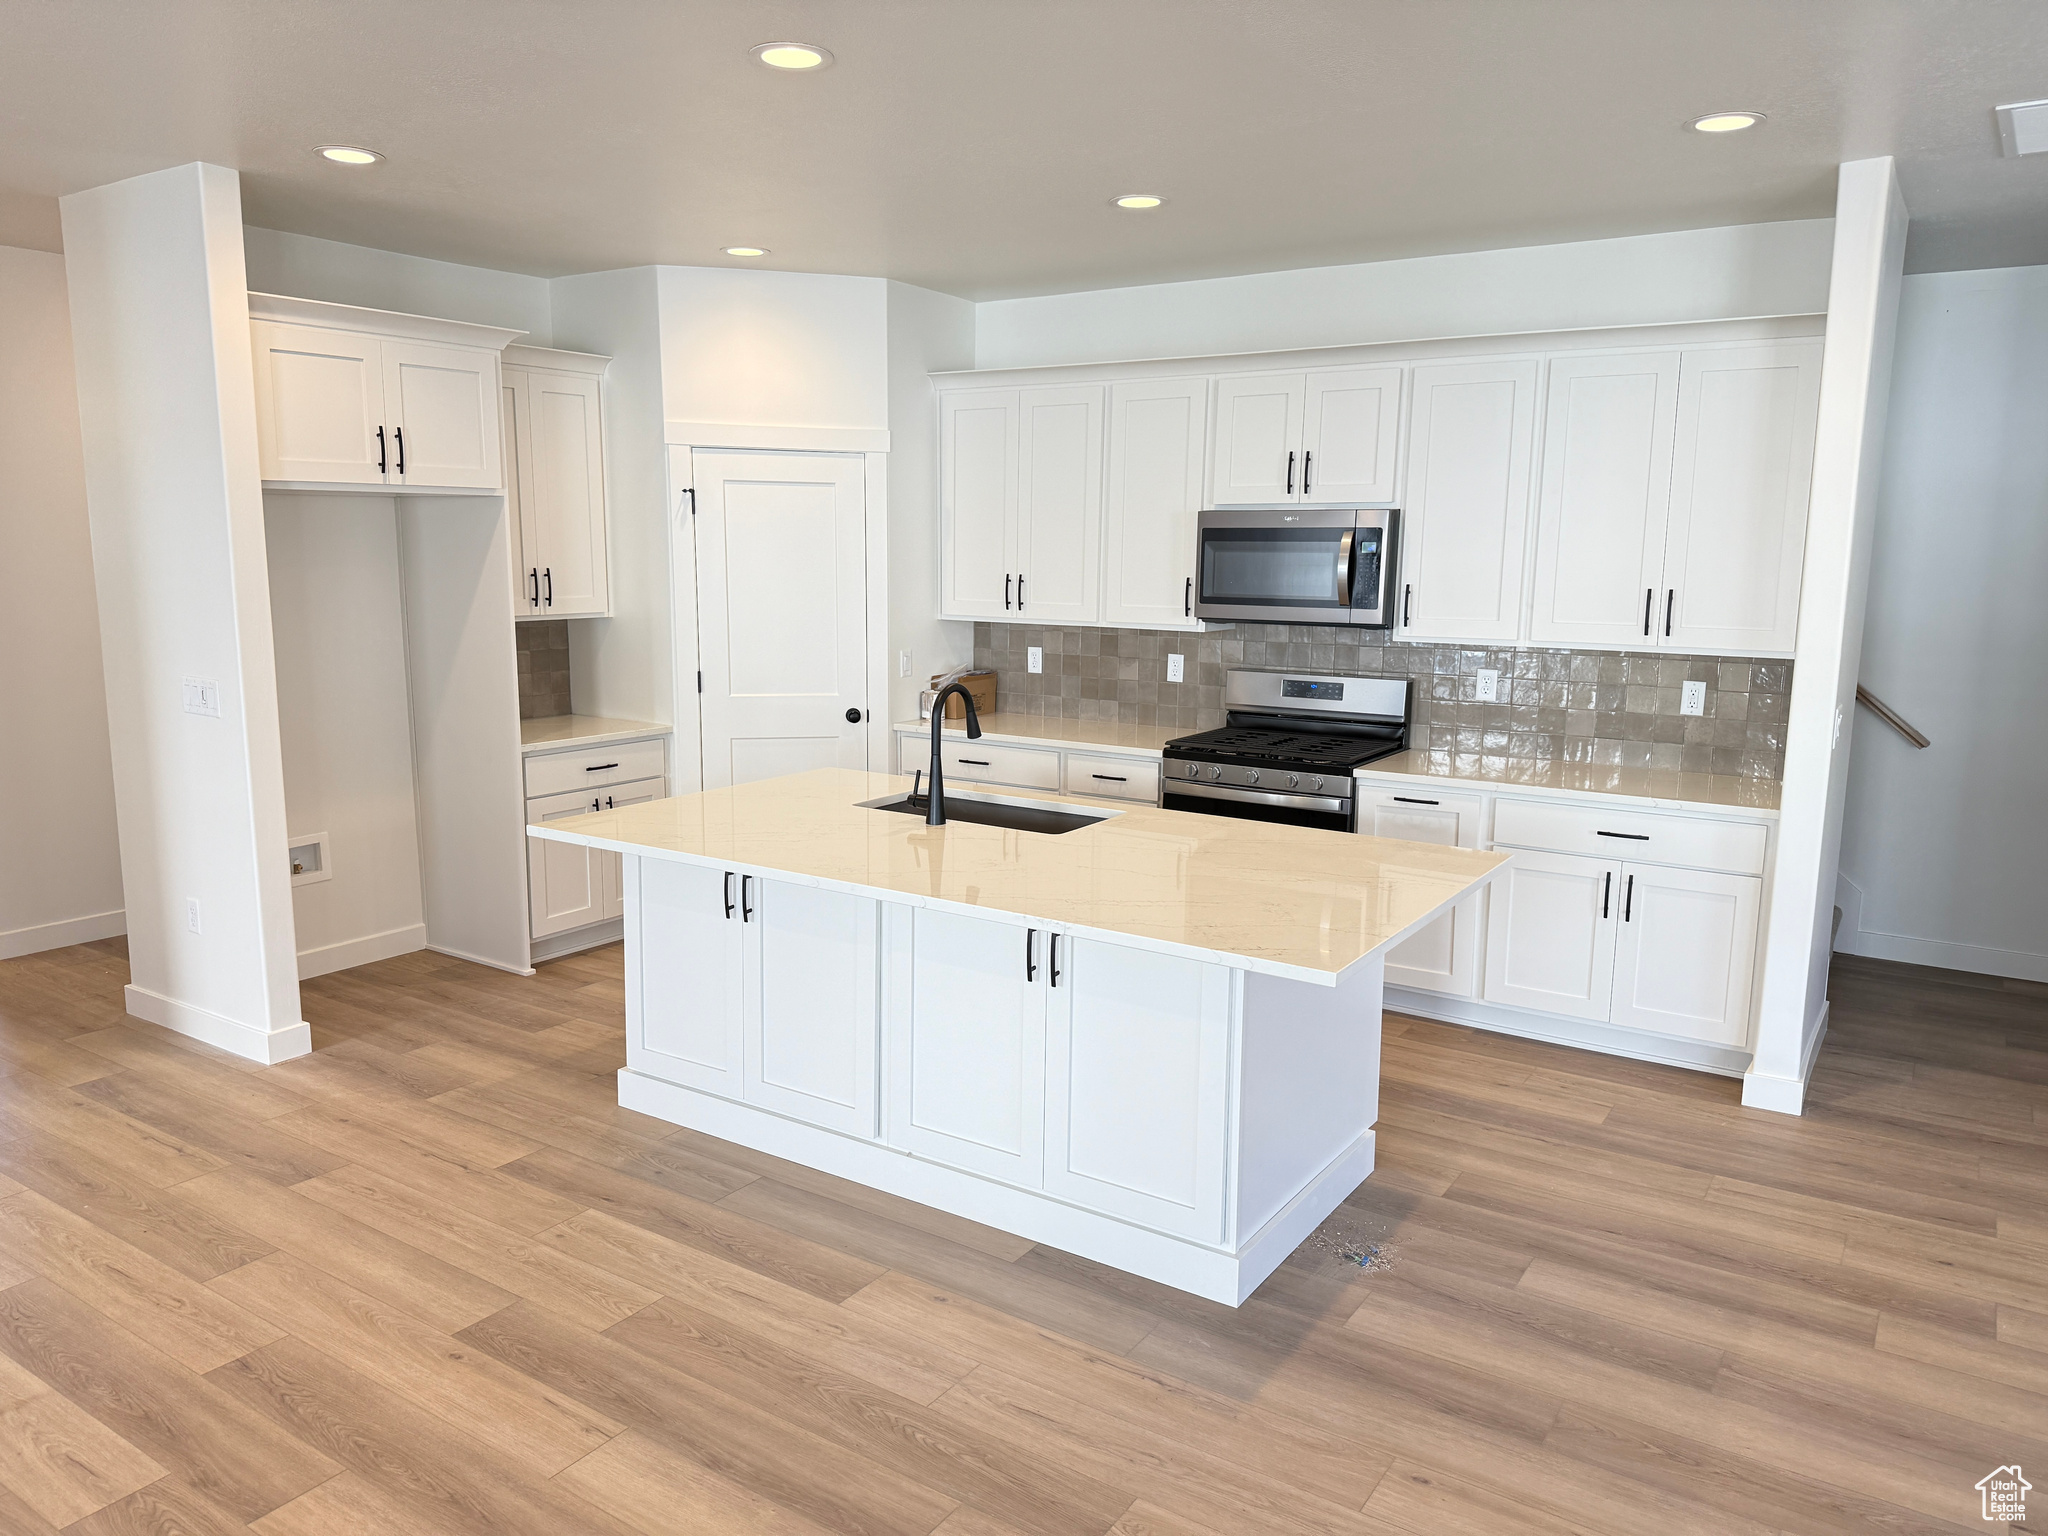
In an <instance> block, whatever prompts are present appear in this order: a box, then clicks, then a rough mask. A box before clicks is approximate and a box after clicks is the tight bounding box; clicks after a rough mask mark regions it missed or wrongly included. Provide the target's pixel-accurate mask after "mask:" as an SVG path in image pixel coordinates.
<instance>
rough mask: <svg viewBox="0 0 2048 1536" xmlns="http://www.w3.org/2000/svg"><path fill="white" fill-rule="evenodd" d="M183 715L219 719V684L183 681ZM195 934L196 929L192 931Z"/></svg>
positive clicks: (193, 679) (204, 680) (196, 679)
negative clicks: (209, 716) (208, 716)
mask: <svg viewBox="0 0 2048 1536" xmlns="http://www.w3.org/2000/svg"><path fill="white" fill-rule="evenodd" d="M185 713H186V714H188V715H211V716H213V717H214V718H215V719H216V720H217V719H219V718H220V684H219V683H216V682H214V681H213V680H212V679H211V678H207V677H188V678H186V679H185ZM192 931H193V932H194V933H197V932H198V931H199V930H198V929H196V928H195V929H193V930H192Z"/></svg>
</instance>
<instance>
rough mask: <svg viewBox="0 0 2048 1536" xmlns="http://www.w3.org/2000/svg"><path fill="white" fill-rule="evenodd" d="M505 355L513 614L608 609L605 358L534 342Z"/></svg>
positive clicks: (556, 615)
mask: <svg viewBox="0 0 2048 1536" xmlns="http://www.w3.org/2000/svg"><path fill="white" fill-rule="evenodd" d="M505 358H506V365H505V370H504V377H505V386H504V396H505V400H506V404H507V417H506V425H505V448H506V455H507V458H506V469H505V485H506V495H507V498H508V500H509V502H510V506H511V511H512V530H513V551H512V564H513V593H514V602H513V613H514V614H515V615H516V616H518V617H520V618H537V619H574V618H602V617H604V616H606V615H607V614H609V613H610V612H611V577H610V566H609V528H608V523H609V519H608V516H607V503H606V499H605V477H604V427H603V421H602V411H601V404H602V383H601V381H602V377H603V373H604V369H605V367H606V365H607V364H608V362H609V359H607V358H602V357H592V356H588V355H586V354H583V353H576V352H556V351H552V350H548V349H543V348H540V347H508V348H507V349H506V353H505Z"/></svg>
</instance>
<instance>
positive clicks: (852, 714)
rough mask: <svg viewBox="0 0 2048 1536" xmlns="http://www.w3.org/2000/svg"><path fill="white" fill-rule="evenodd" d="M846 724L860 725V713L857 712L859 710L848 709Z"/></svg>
mask: <svg viewBox="0 0 2048 1536" xmlns="http://www.w3.org/2000/svg"><path fill="white" fill-rule="evenodd" d="M846 723H847V724H848V725H859V724H860V711H859V710H857V709H849V710H848V711H847V712H846Z"/></svg>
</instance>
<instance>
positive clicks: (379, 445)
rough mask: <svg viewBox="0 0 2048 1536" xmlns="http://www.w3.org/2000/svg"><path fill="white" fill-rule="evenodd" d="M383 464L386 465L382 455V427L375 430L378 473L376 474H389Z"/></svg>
mask: <svg viewBox="0 0 2048 1536" xmlns="http://www.w3.org/2000/svg"><path fill="white" fill-rule="evenodd" d="M385 464H386V460H385V455H384V429H383V428H382V427H379V428H378V429H377V473H378V474H380V475H382V474H388V473H389V472H390V471H389V470H387V469H386V468H385Z"/></svg>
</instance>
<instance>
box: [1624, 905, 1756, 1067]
mask: <svg viewBox="0 0 2048 1536" xmlns="http://www.w3.org/2000/svg"><path fill="white" fill-rule="evenodd" d="M1762 890H1763V882H1762V881H1761V880H1758V879H1757V878H1756V877H1755V876H1753V875H1723V874H1716V873H1712V872H1710V871H1707V870H1698V869H1667V868H1664V867H1662V866H1660V865H1656V864H1628V865H1624V866H1623V867H1622V871H1621V884H1620V891H1621V896H1620V900H1621V928H1620V931H1619V935H1618V937H1617V940H1616V948H1615V956H1614V1012H1613V1022H1614V1023H1616V1024H1625V1025H1627V1026H1629V1027H1630V1028H1631V1029H1651V1030H1655V1031H1656V1032H1657V1033H1658V1034H1660V1035H1680V1036H1683V1037H1684V1038H1685V1039H1688V1040H1705V1041H1709V1042H1711V1043H1713V1044H1715V1045H1733V1046H1745V1045H1747V1044H1748V1043H1749V982H1750V973H1751V970H1752V968H1753V967H1754V965H1755V963H1756V923H1757V908H1758V905H1759V900H1760V896H1761V893H1762Z"/></svg>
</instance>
